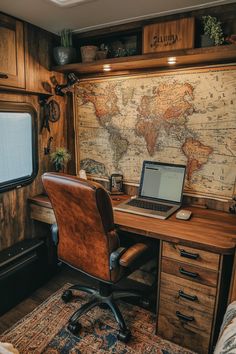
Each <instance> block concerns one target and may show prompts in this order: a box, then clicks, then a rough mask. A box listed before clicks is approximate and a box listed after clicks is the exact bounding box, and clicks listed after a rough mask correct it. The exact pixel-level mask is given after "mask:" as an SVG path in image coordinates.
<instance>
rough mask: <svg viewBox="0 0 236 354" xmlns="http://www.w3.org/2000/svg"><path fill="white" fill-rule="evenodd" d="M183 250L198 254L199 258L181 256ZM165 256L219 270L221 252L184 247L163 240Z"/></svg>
mask: <svg viewBox="0 0 236 354" xmlns="http://www.w3.org/2000/svg"><path fill="white" fill-rule="evenodd" d="M181 251H184V252H188V253H190V254H191V255H197V259H192V258H187V257H183V256H181ZM163 256H164V257H168V258H172V259H175V260H177V261H180V262H185V263H188V264H193V265H197V266H200V267H204V268H209V269H212V270H215V271H218V268H219V260H220V256H219V254H216V253H212V252H207V251H203V250H199V249H196V248H192V247H186V246H185V247H183V246H182V245H178V244H174V243H170V242H163Z"/></svg>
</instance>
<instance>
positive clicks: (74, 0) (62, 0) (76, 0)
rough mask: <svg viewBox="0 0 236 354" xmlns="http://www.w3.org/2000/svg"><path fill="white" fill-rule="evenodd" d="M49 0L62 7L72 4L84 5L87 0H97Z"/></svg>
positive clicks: (88, 0)
mask: <svg viewBox="0 0 236 354" xmlns="http://www.w3.org/2000/svg"><path fill="white" fill-rule="evenodd" d="M47 1H50V2H52V3H53V4H54V5H57V6H60V7H72V6H78V5H83V4H86V3H87V2H90V1H95V0H47Z"/></svg>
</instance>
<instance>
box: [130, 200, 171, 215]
mask: <svg viewBox="0 0 236 354" xmlns="http://www.w3.org/2000/svg"><path fill="white" fill-rule="evenodd" d="M127 204H128V205H131V206H134V207H137V208H141V209H148V210H156V211H164V212H166V211H168V210H170V209H171V208H172V206H169V205H163V204H158V203H152V202H149V201H147V200H141V199H131V200H130V201H129V202H128V203H127Z"/></svg>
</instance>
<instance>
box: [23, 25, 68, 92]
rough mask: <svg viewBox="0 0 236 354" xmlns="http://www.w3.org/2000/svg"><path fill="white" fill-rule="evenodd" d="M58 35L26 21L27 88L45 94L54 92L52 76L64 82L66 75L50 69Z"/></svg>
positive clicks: (59, 81)
mask: <svg viewBox="0 0 236 354" xmlns="http://www.w3.org/2000/svg"><path fill="white" fill-rule="evenodd" d="M55 42H56V36H55V35H53V34H52V33H49V32H47V31H45V30H43V29H41V28H38V27H36V26H33V25H31V24H29V23H25V52H26V55H25V66H26V90H27V91H31V92H39V93H45V94H53V93H54V86H55V84H53V82H52V79H51V78H52V77H53V76H55V78H56V80H57V81H58V83H59V84H61V83H64V75H62V74H59V73H56V72H53V71H50V70H51V67H52V64H53V62H52V58H53V57H52V52H53V46H55Z"/></svg>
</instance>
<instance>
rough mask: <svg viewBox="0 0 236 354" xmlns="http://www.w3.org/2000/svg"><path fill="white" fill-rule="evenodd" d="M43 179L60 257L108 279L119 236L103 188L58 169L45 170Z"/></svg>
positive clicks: (76, 266)
mask: <svg viewBox="0 0 236 354" xmlns="http://www.w3.org/2000/svg"><path fill="white" fill-rule="evenodd" d="M42 181H43V185H44V188H45V190H46V192H47V194H48V197H49V199H50V201H51V204H52V207H53V210H54V213H55V216H56V220H57V224H58V229H59V245H58V257H59V259H61V260H62V261H64V262H65V263H67V264H69V265H71V266H73V267H75V268H77V269H79V270H81V271H83V272H85V273H87V274H89V275H92V276H94V277H96V278H98V279H99V280H105V281H108V282H109V281H111V280H112V279H111V272H110V267H109V258H110V253H111V252H112V251H114V250H115V249H116V248H117V247H119V239H118V237H117V235H116V233H115V230H114V220H113V210H112V204H111V199H110V197H109V195H108V193H107V192H106V190H105V189H104V188H103V187H102V186H101V185H100V184H98V183H95V182H92V181H87V180H84V179H80V178H77V177H74V176H70V175H65V174H59V173H45V174H44V175H43V176H42Z"/></svg>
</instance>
